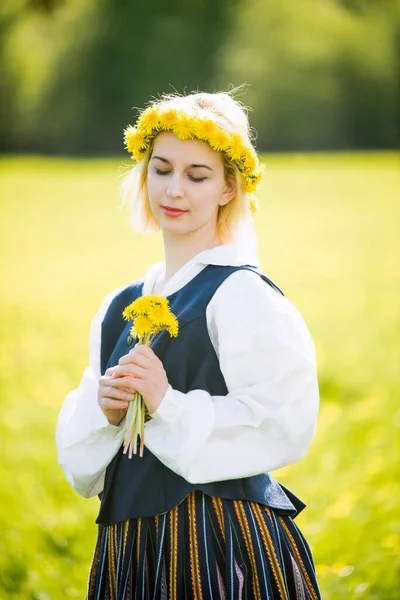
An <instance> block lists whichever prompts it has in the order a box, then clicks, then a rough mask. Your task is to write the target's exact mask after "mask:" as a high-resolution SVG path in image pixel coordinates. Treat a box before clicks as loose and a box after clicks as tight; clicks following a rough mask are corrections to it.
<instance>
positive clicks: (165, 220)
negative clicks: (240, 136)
mask: <svg viewBox="0 0 400 600" xmlns="http://www.w3.org/2000/svg"><path fill="white" fill-rule="evenodd" d="M147 186H148V195H149V201H150V207H151V210H152V212H153V214H154V216H155V218H156V220H157V222H158V223H159V225H160V227H161V229H162V230H163V233H164V234H170V235H171V234H172V235H189V236H192V235H195V234H196V232H197V233H204V234H210V235H211V236H215V235H216V231H217V215H218V207H219V206H222V205H224V204H227V203H228V202H229V201H230V200H231V199H232V198H233V196H234V195H235V187H234V183H227V182H226V181H225V177H224V167H223V159H222V155H221V154H220V153H219V152H215V151H214V150H212V149H211V148H210V146H209V145H208V144H207V143H206V142H203V141H201V140H180V139H179V138H177V137H176V136H175V135H174V134H173V133H170V132H163V133H161V134H160V135H158V136H157V138H156V139H155V142H154V148H153V153H152V157H151V159H150V162H149V166H148V175H147Z"/></svg>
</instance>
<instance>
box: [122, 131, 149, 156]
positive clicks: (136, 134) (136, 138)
mask: <svg viewBox="0 0 400 600" xmlns="http://www.w3.org/2000/svg"><path fill="white" fill-rule="evenodd" d="M124 138H125V147H126V149H127V150H128V152H130V153H131V154H133V156H134V158H135V160H136V161H138V162H139V161H140V160H142V158H143V156H144V153H145V151H146V140H145V136H144V133H143V132H142V131H139V130H138V129H137V128H136V127H132V126H131V125H130V126H129V127H127V128H126V129H125V132H124Z"/></svg>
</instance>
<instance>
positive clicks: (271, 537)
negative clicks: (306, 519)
mask: <svg viewBox="0 0 400 600" xmlns="http://www.w3.org/2000/svg"><path fill="white" fill-rule="evenodd" d="M269 598H270V599H275V598H279V599H289V600H292V599H293V600H295V599H299V600H300V599H301V600H309V599H310V600H318V599H320V593H319V591H318V585H317V581H316V578H315V569H314V564H313V559H312V556H311V552H310V549H309V547H308V544H307V542H306V541H305V539H304V537H303V535H302V534H301V532H300V531H299V529H298V528H297V526H296V525H295V524H294V522H293V520H292V518H291V517H288V516H281V515H279V514H278V512H276V511H274V510H273V509H269V508H267V507H265V506H263V505H261V504H258V503H256V502H247V501H242V500H223V499H221V498H213V497H211V496H208V495H206V494H204V493H203V492H200V491H194V492H191V493H190V494H189V495H188V496H186V498H185V499H184V500H183V501H182V502H181V503H180V504H179V505H178V506H176V507H175V508H173V509H171V510H170V511H168V512H166V513H163V514H161V515H156V516H154V517H146V518H139V519H132V520H129V521H125V522H122V523H118V524H116V525H109V526H103V525H99V533H98V538H97V544H96V548H95V553H94V557H93V562H92V567H91V571H90V577H89V590H88V596H87V600H211V599H213V600H225V599H226V600H268V599H269Z"/></svg>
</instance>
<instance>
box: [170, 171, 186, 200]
mask: <svg viewBox="0 0 400 600" xmlns="http://www.w3.org/2000/svg"><path fill="white" fill-rule="evenodd" d="M166 192H167V195H168V196H169V197H170V198H182V196H183V195H184V191H183V186H182V180H181V178H180V177H179V175H178V174H174V175H172V176H171V177H170V180H169V182H168V187H167V190H166Z"/></svg>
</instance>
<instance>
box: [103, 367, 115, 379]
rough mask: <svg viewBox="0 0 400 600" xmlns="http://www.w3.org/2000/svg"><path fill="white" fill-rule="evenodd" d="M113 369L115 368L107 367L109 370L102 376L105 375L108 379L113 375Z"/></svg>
mask: <svg viewBox="0 0 400 600" xmlns="http://www.w3.org/2000/svg"><path fill="white" fill-rule="evenodd" d="M114 369H115V367H109V368H108V369H107V371H106V372H105V373H104V375H107V376H109V377H110V376H111V375H112V374H113V372H114Z"/></svg>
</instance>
